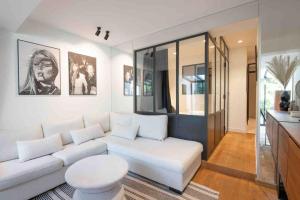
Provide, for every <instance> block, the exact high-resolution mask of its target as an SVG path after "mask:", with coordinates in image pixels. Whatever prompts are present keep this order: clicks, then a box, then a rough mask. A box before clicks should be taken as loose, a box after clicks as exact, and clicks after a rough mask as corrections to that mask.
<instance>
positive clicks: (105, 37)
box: [104, 31, 109, 40]
mask: <svg viewBox="0 0 300 200" xmlns="http://www.w3.org/2000/svg"><path fill="white" fill-rule="evenodd" d="M108 37H109V31H106V34H105V36H104V40H107V39H108Z"/></svg>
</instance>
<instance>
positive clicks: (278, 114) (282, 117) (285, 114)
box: [267, 110, 300, 123]
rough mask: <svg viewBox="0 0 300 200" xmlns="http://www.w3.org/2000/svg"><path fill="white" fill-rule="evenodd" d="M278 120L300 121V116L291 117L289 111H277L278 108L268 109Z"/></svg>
mask: <svg viewBox="0 0 300 200" xmlns="http://www.w3.org/2000/svg"><path fill="white" fill-rule="evenodd" d="M267 112H268V113H269V114H270V115H272V117H273V118H274V119H276V121H278V122H299V123H300V118H297V117H291V116H290V115H289V113H288V112H285V111H276V110H268V111H267Z"/></svg>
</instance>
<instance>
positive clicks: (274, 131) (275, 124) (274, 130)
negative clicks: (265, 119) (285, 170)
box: [272, 119, 278, 163]
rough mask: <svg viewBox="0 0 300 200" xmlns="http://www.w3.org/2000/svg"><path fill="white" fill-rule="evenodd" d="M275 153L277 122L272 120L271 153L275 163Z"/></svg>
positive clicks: (276, 146) (276, 151)
mask: <svg viewBox="0 0 300 200" xmlns="http://www.w3.org/2000/svg"><path fill="white" fill-rule="evenodd" d="M277 153H278V122H277V121H276V120H274V119H273V120H272V154H273V158H274V161H275V163H277V158H278V156H277Z"/></svg>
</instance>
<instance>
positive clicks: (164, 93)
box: [155, 43, 176, 113]
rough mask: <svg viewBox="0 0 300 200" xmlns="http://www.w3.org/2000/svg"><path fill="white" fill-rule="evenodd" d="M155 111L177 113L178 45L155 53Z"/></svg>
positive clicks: (160, 47)
mask: <svg viewBox="0 0 300 200" xmlns="http://www.w3.org/2000/svg"><path fill="white" fill-rule="evenodd" d="M155 107H156V108H155V110H156V112H159V113H176V43H171V44H167V45H163V46H159V47H157V48H156V51H155Z"/></svg>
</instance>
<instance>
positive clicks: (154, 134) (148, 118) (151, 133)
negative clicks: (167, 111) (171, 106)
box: [133, 114, 168, 140]
mask: <svg viewBox="0 0 300 200" xmlns="http://www.w3.org/2000/svg"><path fill="white" fill-rule="evenodd" d="M133 123H135V124H137V125H139V127H140V128H139V131H138V136H140V137H145V138H150V139H154V140H164V139H165V138H166V137H167V135H168V116H167V115H138V114H134V115H133Z"/></svg>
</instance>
